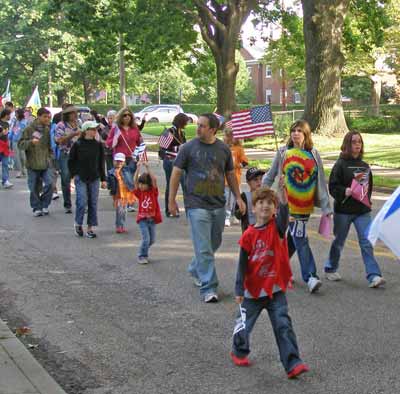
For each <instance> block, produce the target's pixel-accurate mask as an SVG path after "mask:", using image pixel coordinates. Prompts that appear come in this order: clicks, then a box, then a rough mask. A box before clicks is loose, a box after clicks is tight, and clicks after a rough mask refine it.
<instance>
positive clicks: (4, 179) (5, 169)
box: [0, 153, 9, 185]
mask: <svg viewBox="0 0 400 394" xmlns="http://www.w3.org/2000/svg"><path fill="white" fill-rule="evenodd" d="M0 159H1V168H2V173H1V183H2V185H4V184H5V183H6V182H7V181H8V178H9V169H8V162H9V158H8V156H5V155H4V153H0Z"/></svg>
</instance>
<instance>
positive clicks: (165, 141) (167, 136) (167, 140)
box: [158, 131, 174, 149]
mask: <svg viewBox="0 0 400 394" xmlns="http://www.w3.org/2000/svg"><path fill="white" fill-rule="evenodd" d="M173 140H174V136H173V135H172V133H170V132H169V131H167V132H166V133H165V132H164V133H162V134H161V135H160V138H159V139H158V145H160V148H162V149H168V147H169V146H170V145H171V142H172V141H173Z"/></svg>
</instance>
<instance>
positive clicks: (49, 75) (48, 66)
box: [47, 47, 53, 107]
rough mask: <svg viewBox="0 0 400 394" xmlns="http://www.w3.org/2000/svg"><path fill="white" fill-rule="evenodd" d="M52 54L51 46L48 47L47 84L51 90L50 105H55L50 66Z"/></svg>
mask: <svg viewBox="0 0 400 394" xmlns="http://www.w3.org/2000/svg"><path fill="white" fill-rule="evenodd" d="M50 56H51V49H50V47H49V48H48V49H47V84H48V90H49V100H48V101H49V107H52V106H53V90H52V84H53V81H52V78H51V67H50Z"/></svg>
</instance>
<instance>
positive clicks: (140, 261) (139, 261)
mask: <svg viewBox="0 0 400 394" xmlns="http://www.w3.org/2000/svg"><path fill="white" fill-rule="evenodd" d="M137 262H138V264H142V265H144V264H149V260H147V258H146V257H138V259H137Z"/></svg>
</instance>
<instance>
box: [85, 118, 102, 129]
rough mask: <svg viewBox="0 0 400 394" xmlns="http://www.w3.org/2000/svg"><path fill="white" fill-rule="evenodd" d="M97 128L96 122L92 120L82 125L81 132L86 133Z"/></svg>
mask: <svg viewBox="0 0 400 394" xmlns="http://www.w3.org/2000/svg"><path fill="white" fill-rule="evenodd" d="M98 126H99V123H97V122H95V121H93V120H88V121H86V122H84V123H83V125H82V131H86V130H88V129H97V127H98Z"/></svg>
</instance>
